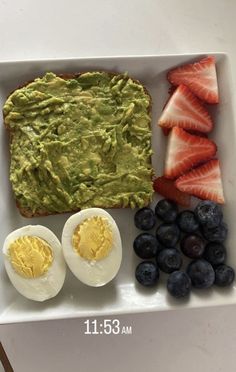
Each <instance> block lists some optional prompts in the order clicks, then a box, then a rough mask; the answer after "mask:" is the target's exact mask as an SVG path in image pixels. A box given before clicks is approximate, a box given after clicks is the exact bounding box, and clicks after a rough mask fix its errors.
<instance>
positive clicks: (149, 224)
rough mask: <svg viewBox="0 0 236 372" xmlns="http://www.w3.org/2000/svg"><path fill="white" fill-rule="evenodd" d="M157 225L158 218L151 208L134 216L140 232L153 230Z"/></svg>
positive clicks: (144, 209) (139, 211)
mask: <svg viewBox="0 0 236 372" xmlns="http://www.w3.org/2000/svg"><path fill="white" fill-rule="evenodd" d="M155 223H156V217H155V214H154V212H153V211H152V210H151V209H150V208H147V207H144V208H142V209H139V210H138V211H137V212H136V213H135V215H134V224H135V226H136V227H137V228H138V229H140V230H145V231H146V230H151V229H152V228H153V226H154V225H155Z"/></svg>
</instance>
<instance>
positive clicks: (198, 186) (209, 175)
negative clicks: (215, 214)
mask: <svg viewBox="0 0 236 372" xmlns="http://www.w3.org/2000/svg"><path fill="white" fill-rule="evenodd" d="M175 185H176V187H177V188H178V189H179V190H180V191H182V192H186V193H188V194H190V195H194V196H197V197H198V198H201V199H206V200H208V199H209V200H212V201H214V202H216V203H220V204H223V203H224V202H225V199H224V194H223V186H222V181H221V172H220V164H219V160H218V159H213V160H210V161H208V162H207V163H205V164H204V165H202V166H200V167H198V168H195V169H193V170H192V171H190V172H188V173H187V174H185V175H184V176H182V177H180V178H178V179H177V180H176V181H175Z"/></svg>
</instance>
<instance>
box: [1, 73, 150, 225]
mask: <svg viewBox="0 0 236 372" xmlns="http://www.w3.org/2000/svg"><path fill="white" fill-rule="evenodd" d="M96 71H97V72H106V73H107V74H109V75H110V76H116V75H121V76H122V73H118V72H117V73H116V72H111V71H106V70H102V71H101V70H96ZM88 72H93V71H83V72H76V73H59V74H56V76H58V77H60V78H61V79H64V80H69V79H74V78H78V77H79V76H80V75H83V74H86V73H88ZM124 76H125V75H124ZM127 77H128V78H129V79H131V80H132V81H133V82H135V83H136V84H139V85H141V86H142V87H143V89H144V92H145V93H146V95H147V96H148V97H149V106H148V109H147V112H148V114H149V115H151V111H152V97H151V95H150V93H149V91H148V90H147V88H146V87H145V86H144V85H143V84H142V83H141V82H140V81H139V80H137V79H133V78H131V77H130V76H127ZM33 81H34V80H30V81H27V82H25V83H23V84H21V85H19V86H18V87H17V88H16V89H14V91H16V90H18V89H21V88H23V87H26V86H27V85H28V84H30V83H32V82H33ZM14 91H12V92H10V94H9V95H8V97H9V96H10V95H11V94H12V93H13V92H14ZM3 119H4V122H3V123H4V126H5V128H6V129H7V131H8V133H9V140H10V142H11V139H12V133H11V130H10V128H9V127H8V125H6V123H5V115H4V113H3ZM150 162H151V159H150ZM15 202H16V207H17V208H18V210H19V212H20V214H21V215H22V216H23V217H26V218H32V217H46V216H50V215H58V214H65V213H76V212H79V211H80V210H81V208H77V209H74V210H69V211H66V212H49V211H47V210H44V209H38V210H37V211H35V212H33V211H32V210H31V209H30V208H25V207H22V206H21V205H20V204H19V202H18V200H17V199H16V200H15ZM148 204H149V199H148V198H147V200H146V201H145V205H148ZM100 208H103V209H119V208H122V209H123V208H129V206H127V207H123V206H121V205H117V206H113V207H110V206H102V207H100Z"/></svg>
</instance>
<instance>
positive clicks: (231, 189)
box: [0, 53, 236, 324]
mask: <svg viewBox="0 0 236 372" xmlns="http://www.w3.org/2000/svg"><path fill="white" fill-rule="evenodd" d="M214 55H215V57H216V61H217V74H218V82H219V91H220V104H219V105H216V106H212V107H211V113H212V116H213V119H214V122H215V129H214V131H213V133H212V134H211V138H213V139H214V140H215V141H216V143H217V145H218V157H219V158H220V160H221V164H222V175H223V184H224V192H225V195H226V207H225V210H224V213H225V220H226V222H227V223H228V225H229V237H228V240H227V247H228V262H229V263H230V264H231V265H232V266H233V267H235V268H236V250H235V249H234V242H235V236H234V232H233V231H234V221H235V220H236V205H235V204H236V203H235V197H234V193H235V185H236V168H235V167H232V164H236V127H235V124H234V119H233V109H232V101H231V97H232V94H231V89H230V86H231V77H230V66H229V61H228V57H227V55H225V54H222V53H220V54H219V53H214ZM205 56H206V55H205V54H204V55H203V54H191V55H187V54H186V55H168V56H143V57H111V58H110V57H109V58H88V59H84V58H83V59H63V60H58V59H56V60H39V61H17V62H1V63H0V106H1V107H2V105H3V103H4V101H5V99H6V97H7V95H8V94H9V93H10V92H11V91H12V90H14V89H15V88H16V87H17V86H19V85H21V84H22V83H24V82H26V81H30V80H32V79H34V78H35V77H38V76H41V75H43V74H44V73H45V72H46V71H53V72H58V73H59V72H61V73H62V72H80V71H88V70H108V71H113V72H124V71H127V72H128V74H129V75H130V76H131V77H133V78H136V79H138V80H140V81H141V83H143V84H144V85H145V86H146V87H147V89H148V90H149V92H150V94H151V96H152V99H153V107H152V111H153V112H152V115H153V120H152V134H153V135H152V147H153V150H154V155H153V167H154V170H155V173H156V174H162V166H163V160H164V156H165V146H166V138H165V137H164V136H163V134H162V132H161V130H160V128H158V127H157V125H156V122H157V119H158V117H159V116H160V112H161V110H162V108H163V105H164V103H165V101H166V99H167V97H168V88H169V85H168V82H167V80H166V72H167V71H168V70H169V69H171V68H173V67H175V66H177V65H180V64H183V63H189V62H194V61H196V60H198V59H200V58H203V57H205ZM0 141H1V147H0V151H1V167H0V215H1V231H0V240H1V246H2V245H3V241H4V239H5V237H6V236H7V234H8V233H9V232H10V231H12V230H14V229H17V228H19V227H21V226H24V225H28V224H41V225H44V226H47V227H48V228H50V229H51V230H52V231H53V232H54V233H55V234H56V235H57V236H58V238H59V239H60V237H61V232H62V228H63V225H64V223H65V221H66V220H67V218H68V217H69V214H65V215H57V216H49V217H41V218H33V219H25V218H23V217H21V216H20V214H19V212H18V210H17V209H16V206H15V203H14V199H13V195H12V191H11V187H10V184H9V181H8V169H9V154H8V153H9V151H8V147H9V144H8V136H7V133H6V130H5V129H4V127H3V125H2V119H1V123H0ZM155 202H156V200H154V201H153V205H154V204H155ZM108 211H109V213H111V215H112V216H113V217H114V218H115V220H116V221H117V224H118V227H119V229H120V232H121V238H122V241H123V262H122V265H121V269H120V271H119V274H118V275H117V277H116V278H115V279H114V280H113V281H112V282H111V283H109V284H108V285H106V286H104V287H99V288H93V287H88V286H86V285H84V284H82V283H80V282H79V281H78V280H77V279H76V278H75V277H74V276H73V275H72V274H71V273H70V272H69V270H67V277H66V281H65V284H64V286H63V289H62V290H61V292H60V293H59V295H58V296H57V297H55V298H54V299H51V300H48V301H46V302H44V303H37V302H33V301H30V300H27V299H25V298H24V297H22V296H21V295H20V294H18V293H17V292H16V290H15V289H14V287H13V286H12V285H11V283H10V282H9V280H8V278H7V275H6V273H5V270H4V267H3V263H2V259H1V263H0V293H1V300H0V323H1V324H4V323H15V322H25V321H36V320H48V319H60V318H72V317H82V316H85V317H88V316H99V315H111V314H124V313H134V312H147V311H160V310H170V309H176V308H180V307H185V308H194V307H202V306H216V305H225V304H232V303H236V291H235V289H236V287H235V285H234V286H232V287H231V288H230V289H227V290H220V289H216V288H214V289H210V290H205V291H200V292H197V291H194V292H193V293H192V294H191V296H190V299H189V300H188V301H175V300H174V299H171V298H169V296H168V294H167V291H166V288H165V284H164V282H165V279H166V278H165V275H162V278H161V280H160V284H159V285H158V286H157V288H154V289H146V288H141V287H140V286H139V285H138V284H136V283H135V279H134V271H135V267H136V265H137V264H138V262H139V261H140V260H139V259H138V258H137V257H136V256H135V254H134V253H133V248H132V245H133V240H134V238H135V236H136V235H137V234H138V231H137V229H136V228H135V227H134V223H133V216H134V213H135V211H132V210H130V209H124V210H122V209H118V210H108Z"/></svg>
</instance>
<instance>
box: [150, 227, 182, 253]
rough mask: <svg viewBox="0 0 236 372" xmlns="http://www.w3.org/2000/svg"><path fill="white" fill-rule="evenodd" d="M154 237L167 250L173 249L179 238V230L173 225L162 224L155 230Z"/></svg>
mask: <svg viewBox="0 0 236 372" xmlns="http://www.w3.org/2000/svg"><path fill="white" fill-rule="evenodd" d="M156 237H157V239H158V240H159V242H160V243H161V244H163V245H164V246H166V247H168V248H172V247H174V246H175V245H176V244H177V243H178V241H179V238H180V230H179V228H178V226H177V225H175V224H174V223H163V224H161V225H160V226H159V227H158V228H157V230H156Z"/></svg>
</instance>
